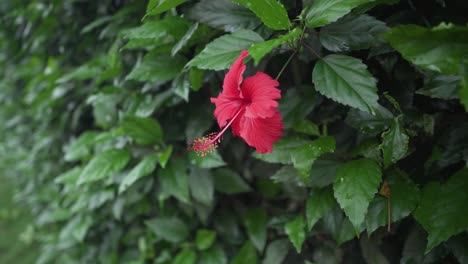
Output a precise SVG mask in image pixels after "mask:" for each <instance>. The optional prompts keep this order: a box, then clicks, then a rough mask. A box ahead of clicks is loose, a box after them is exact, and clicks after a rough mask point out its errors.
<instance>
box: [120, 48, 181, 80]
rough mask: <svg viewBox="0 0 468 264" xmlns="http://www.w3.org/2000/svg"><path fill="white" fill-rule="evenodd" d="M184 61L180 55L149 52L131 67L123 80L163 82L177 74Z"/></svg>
mask: <svg viewBox="0 0 468 264" xmlns="http://www.w3.org/2000/svg"><path fill="white" fill-rule="evenodd" d="M186 63H187V61H186V59H185V58H184V57H182V56H180V55H176V56H174V57H172V56H171V55H170V54H167V53H163V54H155V55H154V54H151V53H150V54H148V55H146V56H145V57H144V58H143V61H142V62H141V63H140V64H137V65H136V66H135V67H134V68H133V70H132V71H131V72H130V73H129V74H128V75H127V77H125V80H134V81H140V82H154V83H156V84H163V83H165V82H167V81H169V80H172V79H174V78H175V77H176V76H178V75H179V73H180V72H181V71H182V69H183V68H184V66H185V64H186Z"/></svg>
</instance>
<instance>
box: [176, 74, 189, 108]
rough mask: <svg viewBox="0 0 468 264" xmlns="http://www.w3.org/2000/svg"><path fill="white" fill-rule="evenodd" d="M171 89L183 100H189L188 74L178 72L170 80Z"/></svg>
mask: <svg viewBox="0 0 468 264" xmlns="http://www.w3.org/2000/svg"><path fill="white" fill-rule="evenodd" d="M171 89H172V91H174V94H175V95H177V96H179V97H180V98H182V99H184V101H185V102H188V101H189V93H190V81H189V79H188V74H180V75H179V76H177V77H176V78H175V79H174V80H173V81H172V88H171Z"/></svg>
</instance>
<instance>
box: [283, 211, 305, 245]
mask: <svg viewBox="0 0 468 264" xmlns="http://www.w3.org/2000/svg"><path fill="white" fill-rule="evenodd" d="M305 228H306V227H305V223H304V217H303V216H302V215H299V216H297V217H296V219H294V220H292V221H291V222H288V223H286V225H285V226H284V230H285V232H286V234H287V235H288V237H289V240H291V242H292V244H293V245H294V248H296V251H297V253H300V252H301V250H302V243H304V240H305V236H306V233H305Z"/></svg>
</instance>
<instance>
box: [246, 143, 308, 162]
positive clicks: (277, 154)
mask: <svg viewBox="0 0 468 264" xmlns="http://www.w3.org/2000/svg"><path fill="white" fill-rule="evenodd" d="M309 142H310V141H309V140H306V139H303V138H299V137H283V138H281V139H280V140H279V141H278V142H276V143H274V144H273V152H272V153H265V154H259V153H257V152H255V153H253V156H254V157H255V158H257V159H260V160H263V161H266V162H270V163H281V164H292V160H291V153H292V152H293V151H294V150H295V149H299V148H300V147H301V146H303V145H305V144H307V143H309Z"/></svg>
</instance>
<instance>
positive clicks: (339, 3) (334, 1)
mask: <svg viewBox="0 0 468 264" xmlns="http://www.w3.org/2000/svg"><path fill="white" fill-rule="evenodd" d="M367 2H369V0H317V1H314V3H313V4H312V6H311V7H310V9H309V10H308V11H307V13H306V15H305V22H306V25H307V26H308V27H310V28H315V27H320V26H324V25H327V24H330V23H332V22H335V21H336V20H338V19H339V18H340V17H342V16H344V15H346V14H348V13H349V12H351V10H352V9H353V8H355V7H357V6H359V5H361V4H364V3H367Z"/></svg>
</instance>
